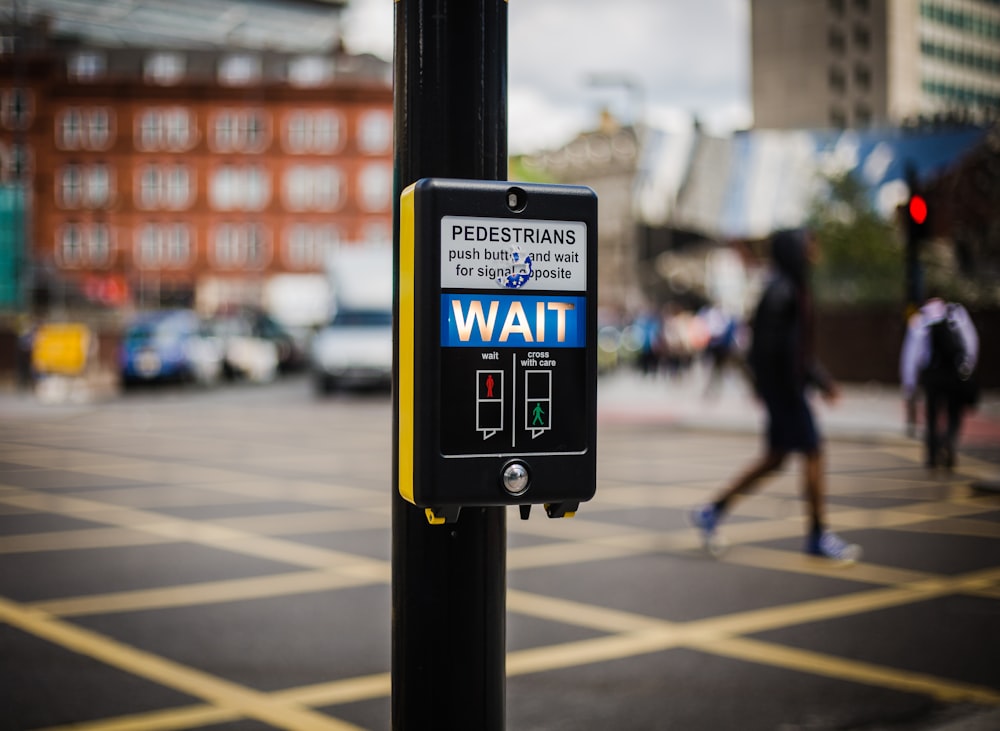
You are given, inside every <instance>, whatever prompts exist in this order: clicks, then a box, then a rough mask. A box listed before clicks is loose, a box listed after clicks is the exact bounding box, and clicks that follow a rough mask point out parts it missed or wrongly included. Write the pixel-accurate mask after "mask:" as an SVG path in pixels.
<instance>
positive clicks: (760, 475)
mask: <svg viewBox="0 0 1000 731" xmlns="http://www.w3.org/2000/svg"><path fill="white" fill-rule="evenodd" d="M818 255H819V248H818V242H817V241H816V239H815V238H814V237H813V235H812V233H811V232H810V231H807V230H804V229H794V230H784V231H778V232H776V233H775V234H774V235H773V236H772V237H771V258H772V259H773V261H774V276H773V277H772V278H771V280H770V281H769V282H768V284H767V287H766V288H765V290H764V293H763V295H762V296H761V299H760V303H759V304H758V305H757V309H756V311H755V313H754V316H753V320H752V331H753V339H752V342H751V346H750V353H749V357H748V365H749V367H750V372H751V374H752V376H753V383H754V389H755V391H756V393H757V396H758V397H759V398H760V400H761V401H762V402H763V404H764V407H765V408H766V410H767V432H766V439H765V444H764V453H763V454H762V455H761V456H760V457H758V458H757V459H755V460H754V461H753V462H752V463H751V464H750V465H748V466H747V467H746V468H745V469H744V470H743V472H741V473H740V474H738V475H737V476H736V477H735V478H734V479H733V480H732V482H731V483H730V484H729V485H728V486H727V487H726V488H725V489H723V491H722V492H721V493H720V494H719V495H718V496H716V498H715V499H714V500H713V501H712V502H710V503H708V504H706V505H702V506H701V507H698V508H695V509H694V510H693V511H692V512H691V513H690V521H691V524H692V525H693V526H694V527H695V528H696V529H697V530H698V531H699V533H700V534H701V538H702V541H703V543H704V545H705V548H706V549H707V550H708V551H709V552H710V553H713V554H715V553H718V552H719V550H720V549H721V546H722V543H721V541H720V539H719V537H718V536H717V534H716V528H717V526H718V524H719V523H720V521H721V520H722V519H723V517H724V516H725V514H726V513H727V512H728V511H729V509H730V508H731V507H732V506H733V503H734V502H735V501H736V500H737V498H741V497H743V496H745V495H747V494H749V493H750V492H752V491H753V490H754V489H756V487H757V486H758V485H759V484H760V482H761V481H762V480H763V479H764V478H766V477H768V476H770V475H772V474H773V473H775V472H776V471H777V470H779V469H780V468H781V466H782V465H783V464H784V463H785V459H786V457H788V455H789V454H792V453H793V452H798V453H800V454H802V456H803V459H804V470H803V472H804V474H803V493H804V495H805V498H806V501H807V503H808V513H807V515H808V521H809V529H808V532H807V534H806V543H805V552H806V553H807V554H810V555H812V556H819V557H821V558H826V559H831V560H834V561H839V562H843V563H850V562H854V561H857V560H858V559H859V558H860V556H861V548H860V547H859V546H857V545H854V544H850V543H847V542H846V541H845V540H843V539H842V538H840V536H838V535H837V534H836V533H834V532H833V531H831V530H829V528H828V527H827V524H826V515H825V507H826V506H825V476H824V474H823V440H822V437H821V435H820V433H819V430H818V429H817V427H816V423H815V420H814V419H813V414H812V409H811V407H810V405H809V393H808V392H809V391H810V390H811V389H812V388H817V389H818V390H819V391H820V393H822V395H823V396H824V397H825V398H826V399H828V400H830V401H835V400H836V399H837V397H838V393H839V392H838V389H837V386H836V384H835V383H834V381H833V379H831V378H830V376H829V375H828V374H827V373H826V371H825V370H824V369H823V368H822V367H821V366H820V364H819V362H818V361H817V360H816V357H815V354H814V349H813V343H814V331H813V303H812V291H811V287H810V286H809V270H810V267H811V265H812V264H813V263H814V262H815V260H816V258H817V257H818Z"/></svg>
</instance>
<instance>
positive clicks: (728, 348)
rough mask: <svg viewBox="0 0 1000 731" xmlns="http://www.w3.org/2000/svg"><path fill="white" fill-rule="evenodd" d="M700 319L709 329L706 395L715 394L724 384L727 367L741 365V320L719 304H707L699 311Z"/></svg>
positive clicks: (705, 353)
mask: <svg viewBox="0 0 1000 731" xmlns="http://www.w3.org/2000/svg"><path fill="white" fill-rule="evenodd" d="M698 319H699V320H701V321H702V323H704V326H705V329H706V330H707V331H708V343H707V344H706V345H705V351H704V356H705V359H706V360H707V361H708V369H709V370H708V381H707V382H706V384H705V393H704V395H705V397H706V398H708V397H711V396H714V395H715V394H716V393H717V392H718V390H719V388H720V387H721V385H722V382H723V380H724V378H725V374H726V369H727V368H729V367H734V368H735V367H738V366H739V352H738V349H737V334H738V332H739V322H738V321H737V320H736V318H735V317H733V316H732V315H731V314H729V313H728V312H725V311H724V310H723V309H722V308H721V307H719V306H718V305H714V304H711V305H707V306H705V307H703V308H702V309H701V310H700V311H699V312H698Z"/></svg>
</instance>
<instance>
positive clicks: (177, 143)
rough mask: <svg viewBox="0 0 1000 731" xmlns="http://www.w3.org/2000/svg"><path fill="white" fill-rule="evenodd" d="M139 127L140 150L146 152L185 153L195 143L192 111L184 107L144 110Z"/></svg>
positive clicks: (138, 123) (139, 119)
mask: <svg viewBox="0 0 1000 731" xmlns="http://www.w3.org/2000/svg"><path fill="white" fill-rule="evenodd" d="M137 125H138V130H137V132H138V138H139V149H140V150H143V151H145V152H183V151H184V150H188V149H190V148H191V147H192V146H193V145H194V142H195V137H196V135H195V131H194V125H193V124H192V115H191V111H190V110H188V109H184V108H183V107H154V108H150V109H144V110H143V111H142V112H140V114H139V117H138V122H137Z"/></svg>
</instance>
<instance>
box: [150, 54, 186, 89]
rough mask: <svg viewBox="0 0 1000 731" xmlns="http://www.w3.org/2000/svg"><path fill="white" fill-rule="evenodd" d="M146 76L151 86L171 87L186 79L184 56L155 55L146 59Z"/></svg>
mask: <svg viewBox="0 0 1000 731" xmlns="http://www.w3.org/2000/svg"><path fill="white" fill-rule="evenodd" d="M143 71H144V76H145V78H146V81H148V82H149V83H151V84H160V85H163V86H169V85H171V84H176V83H177V82H178V81H180V80H181V79H183V78H184V56H182V55H181V54H179V53H153V54H151V55H149V56H148V57H147V58H146V63H145V66H144V69H143Z"/></svg>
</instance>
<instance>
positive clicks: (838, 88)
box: [826, 66, 847, 94]
mask: <svg viewBox="0 0 1000 731" xmlns="http://www.w3.org/2000/svg"><path fill="white" fill-rule="evenodd" d="M826 83H827V87H828V88H829V89H830V91H832V92H835V93H837V94H842V93H843V92H844V90H845V89H846V88H847V78H846V76H845V74H844V70H843V69H842V68H840V67H839V66H831V67H830V68H829V69H828V70H827V77H826Z"/></svg>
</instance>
